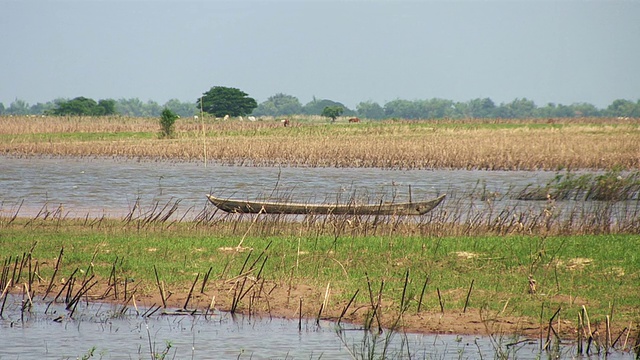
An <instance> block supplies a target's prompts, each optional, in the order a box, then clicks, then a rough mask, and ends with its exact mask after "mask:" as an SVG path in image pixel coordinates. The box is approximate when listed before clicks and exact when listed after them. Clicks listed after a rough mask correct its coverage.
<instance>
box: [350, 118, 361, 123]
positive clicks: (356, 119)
mask: <svg viewBox="0 0 640 360" xmlns="http://www.w3.org/2000/svg"><path fill="white" fill-rule="evenodd" d="M349 122H350V123H359V122H360V119H358V118H357V117H355V118H351V119H349Z"/></svg>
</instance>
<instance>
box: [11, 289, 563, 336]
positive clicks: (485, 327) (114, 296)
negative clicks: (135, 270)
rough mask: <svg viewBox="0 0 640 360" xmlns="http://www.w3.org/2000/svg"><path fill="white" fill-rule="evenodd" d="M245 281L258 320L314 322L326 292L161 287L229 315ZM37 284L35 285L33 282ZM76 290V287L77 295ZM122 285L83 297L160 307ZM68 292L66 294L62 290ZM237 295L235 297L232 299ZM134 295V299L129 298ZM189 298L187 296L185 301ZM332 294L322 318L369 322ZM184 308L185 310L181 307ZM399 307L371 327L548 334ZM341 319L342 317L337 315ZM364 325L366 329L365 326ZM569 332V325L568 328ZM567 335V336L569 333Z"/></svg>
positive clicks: (154, 293)
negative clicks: (335, 299) (284, 319)
mask: <svg viewBox="0 0 640 360" xmlns="http://www.w3.org/2000/svg"><path fill="white" fill-rule="evenodd" d="M242 282H244V288H243V292H244V291H246V295H244V297H243V298H242V299H241V300H240V301H239V305H238V307H237V309H236V311H237V312H238V313H242V314H252V315H256V316H270V317H278V318H287V319H299V318H300V315H301V314H300V309H302V318H304V319H312V320H313V319H317V318H318V313H319V312H320V308H321V306H322V304H323V302H324V296H325V292H326V288H322V289H319V288H314V287H312V286H309V285H305V284H295V285H292V286H291V287H289V286H288V285H287V284H278V283H274V282H254V280H253V279H251V278H250V277H247V278H246V281H245V278H244V277H240V278H237V279H232V280H227V281H216V282H213V281H209V282H208V283H207V286H206V288H205V291H204V293H201V292H200V290H201V286H202V282H201V281H198V283H197V284H196V286H195V287H194V290H193V293H192V294H191V296H189V291H190V289H191V285H192V284H188V285H186V286H185V287H183V288H180V289H175V288H171V289H169V288H168V287H167V288H165V291H166V295H165V297H166V298H165V303H166V306H167V308H168V309H169V310H171V309H184V308H185V307H186V309H187V310H198V311H201V312H204V311H206V310H207V309H208V308H209V307H210V306H213V308H215V309H216V310H219V311H230V310H231V308H232V304H233V298H234V296H237V294H238V293H239V292H240V291H238V289H239V288H240V286H241V284H242ZM34 286H35V284H34ZM47 286H48V284H44V283H41V284H38V285H37V287H35V288H34V289H33V290H34V291H35V295H32V296H34V298H41V297H42V296H43V295H44V293H45V292H46V288H47ZM62 286H63V284H61V283H57V284H55V285H54V287H53V289H52V290H51V291H50V293H49V298H50V299H52V298H53V297H55V296H56V294H57V293H58V292H60V290H61V289H62ZM79 287H80V286H79V285H77V284H76V286H75V289H76V290H75V291H78V290H77V289H78V288H79ZM13 291H14V292H16V293H19V292H22V291H23V286H16V287H15V288H14V289H13ZM124 291H125V290H124V286H123V285H122V284H120V285H118V286H117V287H115V288H114V287H113V286H107V282H106V281H101V282H100V283H98V284H96V285H95V286H93V287H92V288H91V290H90V291H89V293H88V294H87V296H86V297H85V299H87V300H89V301H106V302H112V303H118V304H125V303H126V305H127V306H129V307H131V308H137V309H139V311H140V312H141V313H143V312H144V311H146V309H148V308H150V307H158V306H160V307H162V305H163V301H162V298H161V296H160V292H159V290H158V289H157V287H156V286H155V284H153V285H149V284H147V285H143V284H136V283H135V282H133V283H129V284H127V300H125V294H124ZM65 292H66V291H65ZM234 294H235V295H234ZM132 295H133V296H132ZM187 297H189V299H188V301H187ZM333 298H334V296H333V295H330V296H329V300H328V301H327V302H326V307H323V308H322V312H321V314H320V319H321V320H329V321H338V320H340V321H341V322H343V323H353V324H365V322H366V321H367V319H371V314H372V313H373V310H372V309H373V308H374V306H372V305H371V304H370V303H369V302H367V303H353V304H351V305H350V306H349V307H348V309H347V310H346V311H345V312H344V315H342V313H343V311H344V309H345V307H346V306H347V303H348V301H339V302H336V301H334V300H333ZM185 305H186V306H185ZM398 308H399V304H395V303H382V304H380V307H379V308H378V309H377V310H376V313H377V314H378V315H377V316H375V317H374V318H373V321H372V322H371V328H372V329H374V330H375V329H378V327H381V328H385V329H388V328H392V327H394V326H395V327H396V328H397V329H398V330H404V331H408V332H414V333H433V334H460V335H466V334H472V335H490V334H500V335H515V334H518V335H525V336H531V337H537V336H539V335H540V333H541V331H542V332H543V333H545V334H546V328H544V329H542V330H541V327H540V325H539V324H538V323H536V322H534V321H532V320H530V319H524V318H516V317H511V316H501V315H499V314H488V313H486V312H485V313H481V312H480V311H479V310H477V309H467V311H466V312H462V311H461V310H455V311H454V310H446V309H445V312H444V313H441V312H440V311H439V309H437V311H436V309H426V310H424V309H423V310H421V311H420V313H416V311H415V309H414V310H413V311H410V312H406V313H404V314H402V316H400V314H399V311H398ZM341 315H342V317H341ZM363 326H364V325H363ZM567 328H568V327H567ZM569 336H570V334H569Z"/></svg>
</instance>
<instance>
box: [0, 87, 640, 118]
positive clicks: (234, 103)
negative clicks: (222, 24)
mask: <svg viewBox="0 0 640 360" xmlns="http://www.w3.org/2000/svg"><path fill="white" fill-rule="evenodd" d="M165 109H168V110H171V111H172V112H173V113H175V114H176V115H179V116H181V117H190V116H194V115H199V114H200V113H201V111H203V112H205V113H208V114H210V115H212V116H216V117H223V116H225V115H230V116H245V115H252V116H256V117H259V116H273V117H285V116H292V115H321V116H327V115H328V114H329V113H331V114H333V115H335V114H336V113H339V114H340V115H342V116H358V117H362V118H366V119H442V118H449V119H464V118H509V119H513V118H515V119H517V118H546V117H549V118H551V117H553V118H561V117H640V99H639V100H637V101H635V102H634V101H631V100H625V99H617V100H614V101H613V102H612V103H611V104H610V105H609V106H607V107H606V108H604V109H599V108H597V107H596V106H594V105H592V104H588V103H574V104H571V105H563V104H555V103H548V104H546V105H543V106H538V105H536V104H535V103H534V102H533V101H532V100H528V99H526V98H517V99H515V100H513V101H511V102H509V103H500V104H496V103H494V101H493V100H491V99H490V98H478V99H472V100H469V101H466V102H455V101H452V100H446V99H438V98H432V99H424V100H403V99H396V100H392V101H389V102H387V103H385V104H383V105H380V104H379V103H377V102H374V101H365V102H360V103H358V104H357V105H356V108H355V109H349V108H348V107H347V106H345V105H344V104H342V103H340V102H337V101H333V100H328V99H316V98H315V97H314V98H313V99H312V100H311V101H310V102H308V103H307V104H304V105H303V104H302V103H301V102H300V100H299V99H298V98H297V97H295V96H292V95H287V94H282V93H278V94H275V95H273V96H271V97H269V98H268V99H267V100H265V101H264V102H262V103H260V104H258V103H257V102H256V101H255V99H253V98H251V97H249V96H248V94H247V93H245V92H243V91H241V90H239V89H236V88H229V87H223V86H214V87H212V88H211V89H210V90H208V91H206V92H204V93H203V94H202V96H201V97H200V98H198V99H196V101H195V102H181V101H179V100H177V99H172V100H169V101H167V102H166V103H164V104H163V105H160V104H159V103H157V102H155V101H152V100H149V101H147V102H143V101H141V100H139V99H138V98H131V99H119V100H114V99H102V100H98V101H95V100H93V99H90V98H85V97H77V98H74V99H56V100H53V101H49V102H47V103H44V104H43V103H37V104H34V105H29V104H28V103H26V102H25V101H23V100H19V99H16V100H15V101H13V102H12V103H11V104H10V105H9V106H8V107H5V106H4V105H3V104H2V103H0V115H85V116H101V115H116V114H118V115H122V116H134V117H160V116H161V115H162V112H163V110H165ZM327 109H328V110H330V111H328V110H327ZM340 109H341V111H339V110H340ZM330 117H332V116H330ZM332 118H333V119H335V118H334V117H332Z"/></svg>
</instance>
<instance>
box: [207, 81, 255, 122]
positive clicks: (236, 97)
mask: <svg viewBox="0 0 640 360" xmlns="http://www.w3.org/2000/svg"><path fill="white" fill-rule="evenodd" d="M201 102H202V104H200V103H201ZM197 106H198V108H200V107H201V106H202V110H203V111H204V112H206V113H208V114H211V115H213V116H216V117H223V116H225V115H229V116H244V115H248V114H251V112H252V111H253V109H255V108H256V107H258V103H257V102H256V100H255V99H253V98H250V97H249V95H248V94H247V93H245V92H244V91H241V90H239V89H236V88H230V87H224V86H214V87H212V88H211V89H209V91H207V92H205V93H204V94H202V97H201V98H200V99H198V100H197Z"/></svg>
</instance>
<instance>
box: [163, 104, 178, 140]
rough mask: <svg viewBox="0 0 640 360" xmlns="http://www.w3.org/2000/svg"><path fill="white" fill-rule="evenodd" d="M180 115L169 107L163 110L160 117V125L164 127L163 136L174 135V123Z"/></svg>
mask: <svg viewBox="0 0 640 360" xmlns="http://www.w3.org/2000/svg"><path fill="white" fill-rule="evenodd" d="M178 118H179V116H178V115H176V114H175V113H174V112H173V111H171V110H169V109H164V110H162V116H161V117H160V126H161V127H162V134H161V136H162V137H171V136H172V135H173V124H175V122H176V119H178Z"/></svg>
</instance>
